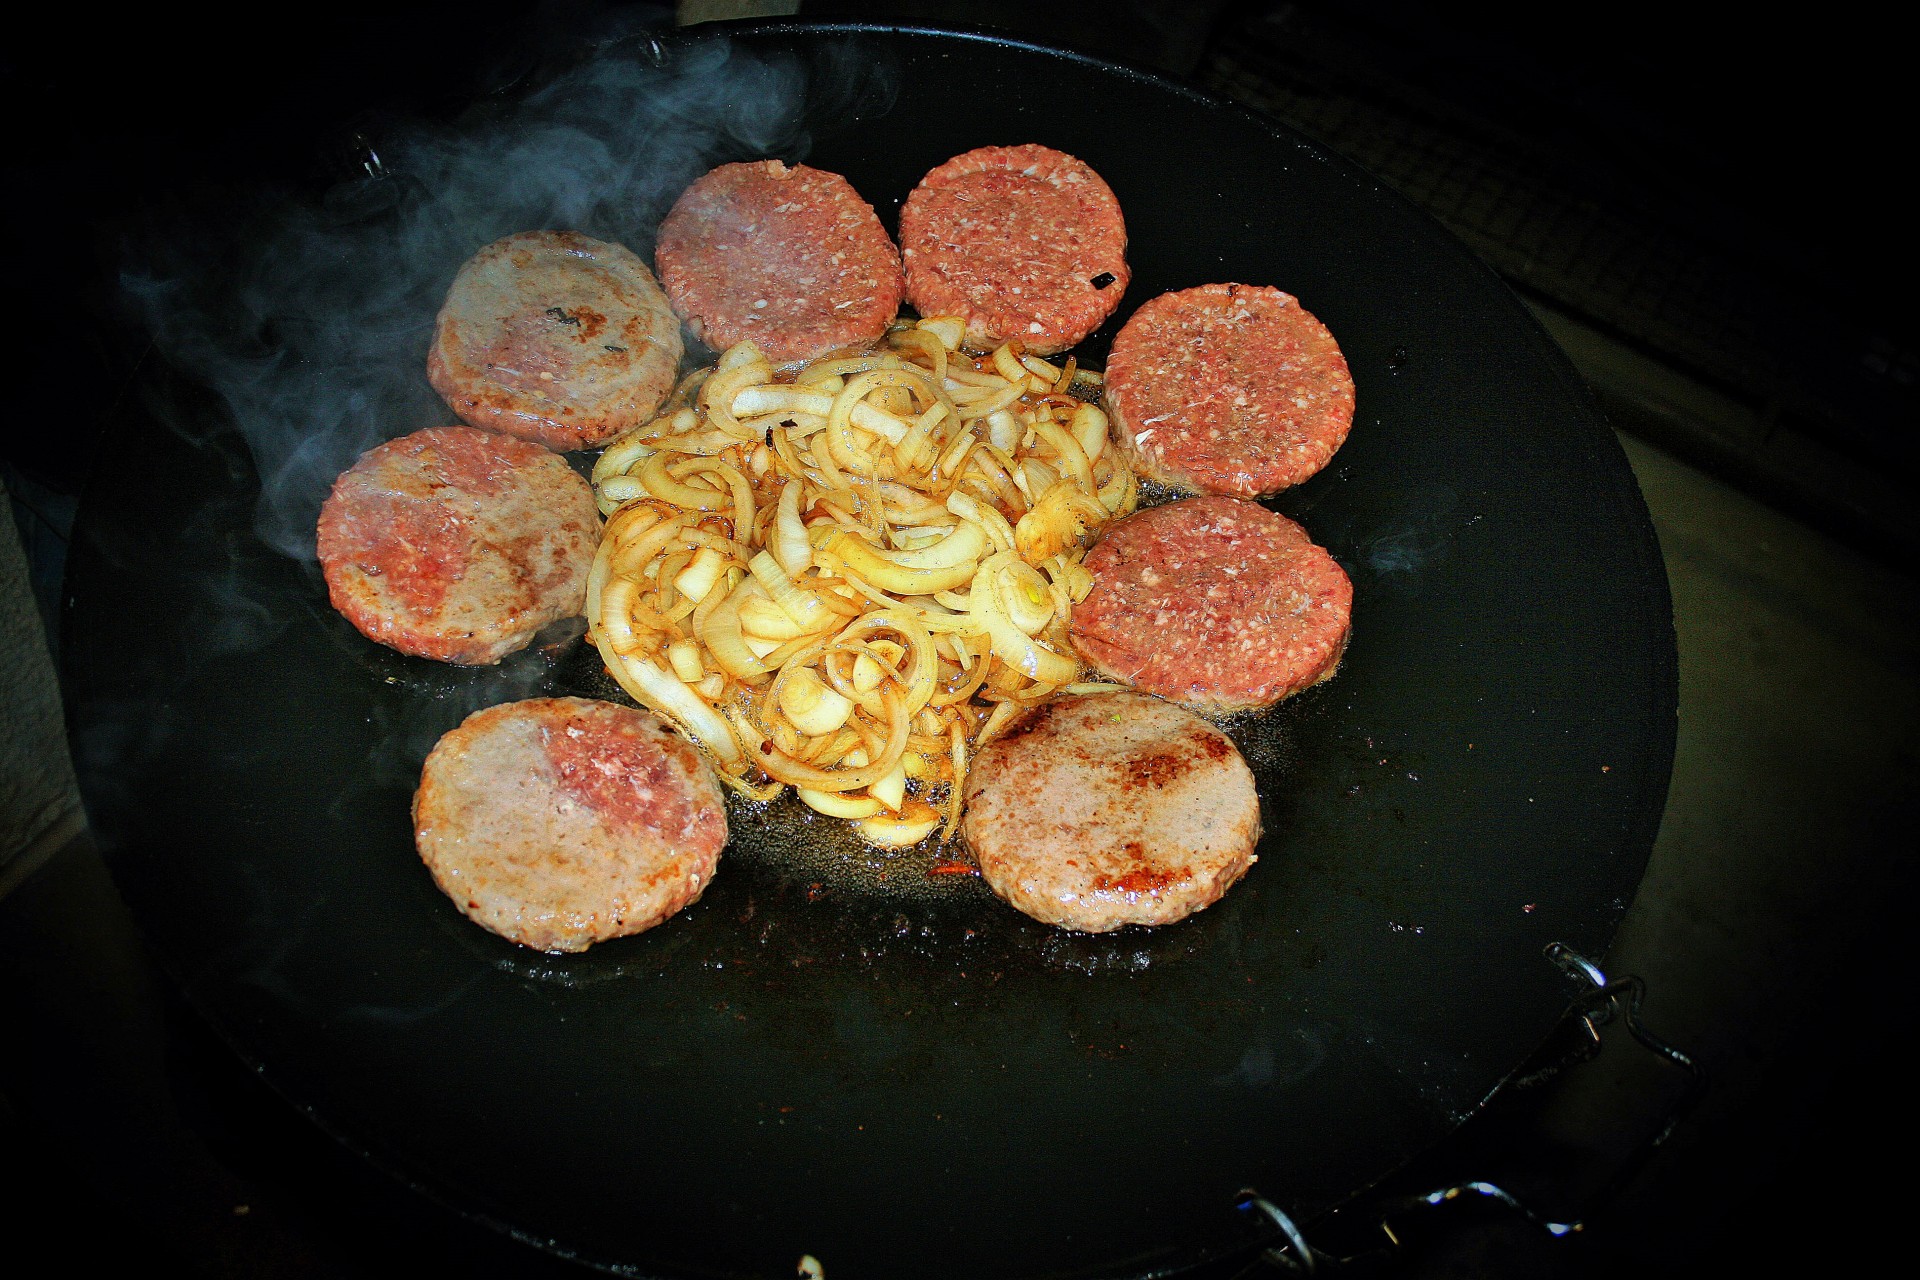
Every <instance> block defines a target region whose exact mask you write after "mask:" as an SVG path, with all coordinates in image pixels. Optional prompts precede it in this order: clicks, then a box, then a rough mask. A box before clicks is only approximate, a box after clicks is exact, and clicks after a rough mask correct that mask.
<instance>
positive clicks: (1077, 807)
mask: <svg viewBox="0 0 1920 1280" xmlns="http://www.w3.org/2000/svg"><path fill="white" fill-rule="evenodd" d="M961 831H962V833H963V834H964V835H965V837H966V841H967V845H968V847H969V848H970V849H972V850H973V854H974V857H975V858H976V859H977V860H978V861H979V863H980V874H981V877H982V878H983V879H984V880H985V881H986V882H987V884H988V886H989V887H991V888H992V890H993V891H994V892H995V893H996V894H998V895H999V896H1000V897H1001V898H1003V899H1005V900H1006V901H1007V902H1008V903H1010V904H1012V905H1013V906H1015V907H1017V908H1019V909H1020V910H1021V911H1024V912H1025V913H1026V914H1028V915H1030V916H1032V917H1033V918H1034V919H1036V920H1041V921H1044V922H1045V923H1047V924H1051V925H1058V926H1060V927H1061V928H1065V929H1078V930H1081V931H1084V932H1087V933H1104V932H1107V931H1109V930H1112V929H1117V928H1119V927H1120V926H1121V925H1125V924H1140V925H1161V924H1170V923H1172V922H1173V921H1176V920H1180V919H1183V918H1185V917H1186V916H1189V915H1191V914H1193V913H1194V912H1195V911H1199V910H1200V909H1201V908H1203V907H1206V906H1209V905H1211V904H1212V903H1214V902H1216V901H1218V900H1219V898H1220V896H1221V895H1222V894H1224V893H1225V892H1226V891H1227V889H1228V888H1229V887H1230V886H1232V885H1233V883H1234V882H1235V881H1237V880H1238V879H1239V878H1240V877H1241V876H1242V875H1244V874H1245V873H1246V870H1247V868H1248V866H1250V865H1251V864H1252V862H1253V860H1254V853H1253V849H1254V845H1255V843H1256V842H1258V840H1259V838H1260V805H1259V800H1258V798H1257V797H1256V796H1255V795H1254V788H1253V772H1252V770H1250V769H1248V768H1247V763H1246V761H1245V760H1243V759H1241V757H1240V752H1239V751H1238V750H1237V749H1236V748H1235V747H1234V745H1233V743H1232V742H1231V741H1230V740H1229V739H1228V738H1227V736H1226V735H1225V734H1224V733H1222V732H1220V730H1218V729H1216V728H1215V727H1214V726H1212V725H1210V724H1208V723H1207V722H1206V721H1205V720H1202V719H1201V718H1200V717H1198V716H1196V715H1194V714H1193V713H1192V712H1190V711H1186V710H1183V709H1182V708H1180V707H1177V706H1174V705H1173V704H1172V703H1170V702H1164V701H1162V700H1160V699H1158V698H1151V697H1148V696H1146V695H1145V694H1139V693H1100V694H1089V695H1085V696H1082V697H1072V698H1061V699H1058V700H1056V701H1053V702H1048V703H1045V704H1043V705H1041V706H1039V707H1036V708H1034V709H1033V710H1031V711H1027V712H1024V713H1023V714H1022V715H1021V716H1019V717H1017V718H1016V719H1015V720H1014V721H1013V722H1012V724H1011V725H1009V726H1008V728H1007V730H1006V731H1005V732H1004V733H1003V734H1001V736H1000V737H998V738H996V739H994V740H993V741H992V742H990V743H988V744H987V745H986V746H985V747H983V748H981V751H980V754H979V756H978V758H977V759H976V760H975V761H974V764H973V768H972V770H971V771H970V772H969V773H968V775H967V786H966V814H965V816H964V817H963V818H962V819H961Z"/></svg>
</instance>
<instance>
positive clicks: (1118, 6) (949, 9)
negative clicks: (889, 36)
mask: <svg viewBox="0 0 1920 1280" xmlns="http://www.w3.org/2000/svg"><path fill="white" fill-rule="evenodd" d="M1227 5H1228V0H1194V3H1191V4H1181V3H1179V2H1178V0H1111V2H1110V3H1102V2H1101V0H1061V2H1059V3H1035V2H1032V0H1029V2H1028V3H1021V2H1020V0H980V2H979V3H973V4H961V3H953V2H952V0H817V2H816V0H800V16H801V17H803V18H820V19H830V18H831V19H840V20H845V21H853V22H894V23H900V24H902V25H915V24H918V25H922V26H937V27H981V28H987V29H990V30H997V31H1004V32H1006V33H1007V34H1009V35H1014V36H1018V37H1019V38H1020V39H1022V40H1028V41H1031V42H1032V43H1034V44H1041V45H1052V46H1054V47H1056V48H1067V49H1073V50H1076V51H1078V52H1080V53H1090V54H1092V55H1094V56H1095V57H1099V58H1105V59H1107V60H1109V61H1112V62H1127V63H1132V64H1133V65H1134V66H1139V67H1147V68H1151V69H1152V70H1155V71H1161V72H1165V73H1167V74H1169V75H1175V76H1189V75H1191V74H1193V72H1194V70H1195V68H1197V67H1198V66H1199V65H1200V59H1201V56H1202V55H1203V54H1204V53H1205V52H1206V47H1207V40H1208V38H1209V36H1210V35H1211V34H1212V31H1213V26H1214V22H1215V19H1216V18H1217V17H1218V16H1219V14H1220V12H1221V11H1222V10H1223V9H1225V8H1226V7H1227Z"/></svg>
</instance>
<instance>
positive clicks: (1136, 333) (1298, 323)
mask: <svg viewBox="0 0 1920 1280" xmlns="http://www.w3.org/2000/svg"><path fill="white" fill-rule="evenodd" d="M1106 396H1107V408H1108V410H1109V412H1111V413H1112V414H1113V420H1114V423H1115V425H1116V426H1118V427H1119V428H1120V438H1121V439H1122V440H1123V441H1127V442H1129V444H1128V452H1129V454H1130V456H1131V457H1132V458H1133V462H1134V470H1135V471H1137V472H1139V473H1140V474H1142V475H1144V476H1147V477H1149V478H1151V479H1154V480H1158V481H1160V482H1162V483H1163V484H1167V485H1170V486H1172V487H1173V488H1176V489H1181V490H1184V491H1186V492H1189V493H1192V492H1200V493H1226V494H1232V495H1233V496H1235V497H1239V498H1259V497H1265V496H1266V495H1268V494H1273V493H1278V492H1279V491H1280V490H1282V489H1285V488H1289V487H1290V486H1292V485H1296V484H1299V483H1300V482H1301V481H1302V480H1305V479H1306V478H1307V477H1309V476H1311V475H1313V474H1314V473H1315V472H1316V471H1318V470H1320V468H1322V467H1324V466H1326V465H1327V460H1328V459H1330V458H1332V457H1333V454H1334V451H1335V450H1336V449H1338V448H1339V447H1340V446H1341V444H1342V443H1343V442H1344V441H1345V440H1346V438H1347V432H1348V430H1349V429H1350V428H1351V427H1352V425H1353V377H1352V375H1351V374H1350V373H1349V372H1348V370H1347V361H1346V357H1345V356H1343V355H1342V354H1341V353H1340V347H1339V345H1338V344H1336V343H1335V342H1334V340H1333V335H1332V334H1331V333H1328V332H1327V327H1326V326H1325V325H1323V324H1321V323H1320V322H1319V321H1318V320H1316V319H1314V317H1313V316H1312V315H1311V314H1309V313H1308V312H1307V311H1306V309H1305V308H1303V307H1302V306H1301V305H1300V303H1299V301H1298V300H1297V299H1295V298H1294V297H1293V296H1292V295H1290V294H1285V293H1282V292H1280V291H1279V290H1278V289H1269V288H1265V287H1262V286H1257V285H1245V284H1205V285H1201V286H1200V287H1199V288H1196V289H1183V290H1181V291H1179V292H1177V293H1163V294H1161V295H1160V296H1159V297H1157V298H1154V299H1152V300H1151V301H1149V302H1147V303H1146V304H1144V305H1143V306H1142V307H1141V308H1140V309H1139V310H1138V311H1136V312H1134V313H1133V314H1132V315H1131V316H1129V317H1128V318H1127V322H1126V324H1124V325H1122V326H1121V329H1120V332H1119V334H1118V335H1117V336H1115V338H1114V340H1113V352H1112V355H1111V356H1110V357H1109V358H1108V361H1107V388H1106Z"/></svg>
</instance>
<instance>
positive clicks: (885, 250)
mask: <svg viewBox="0 0 1920 1280" xmlns="http://www.w3.org/2000/svg"><path fill="white" fill-rule="evenodd" d="M653 260H654V263H655V264H656V265H657V266H658V267H659V268H660V280H661V283H662V284H664V285H665V286H666V289H667V296H668V297H670V298H671V299H673V306H674V309H675V310H676V311H678V312H679V313H680V315H681V316H683V317H684V318H685V319H686V322H687V327H688V328H689V329H691V330H692V331H693V334H694V336H695V337H697V338H699V339H700V340H701V341H702V342H704V343H706V344H707V345H708V346H710V347H712V348H714V349H715V350H716V351H724V350H725V349H726V348H728V347H731V346H733V345H734V344H735V343H738V342H747V341H751V342H752V343H753V344H754V345H755V346H756V347H758V348H759V349H760V353H761V354H762V355H764V356H766V357H767V359H769V360H773V361H776V362H777V361H783V360H810V359H813V358H814V357H816V356H821V355H825V354H826V353H827V352H829V351H832V350H834V349H835V348H838V347H849V346H864V345H866V344H867V343H870V342H873V341H875V340H876V339H878V338H879V337H880V335H881V334H883V333H885V332H886V331H887V326H888V325H889V324H891V323H892V321H893V317H894V314H895V313H896V312H898V311H899V310H900V254H899V252H898V251H897V250H896V249H895V248H894V247H893V241H891V240H889V239H888V238H887V233H886V229H885V228H883V227H882V226H881V225H880V219H879V217H878V216H876V215H875V214H874V212H873V208H872V206H871V205H869V204H868V203H867V202H866V201H865V200H862V199H861V198H860V193H859V192H857V191H855V190H854V189H853V186H852V184H851V183H849V182H848V181H847V180H846V179H845V178H843V177H841V176H840V175H839V174H837V173H828V172H826V171H825V170H823V169H810V168H808V167H807V166H806V165H803V164H801V165H792V166H788V165H785V164H782V163H781V162H780V161H778V160H754V161H748V162H745V163H741V164H723V165H721V166H720V167H719V168H717V169H714V170H713V171H711V172H710V173H708V174H706V175H705V176H704V177H702V178H700V179H699V180H698V181H696V182H695V183H694V184H693V185H692V186H690V187H688V188H687V189H686V190H685V191H684V192H682V193H681V195H680V198H679V200H677V201H675V202H674V206H673V210H672V211H671V212H670V213H668V214H667V217H666V221H664V222H662V223H661V224H660V238H659V241H658V243H657V244H656V246H655V248H654V254H653Z"/></svg>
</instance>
